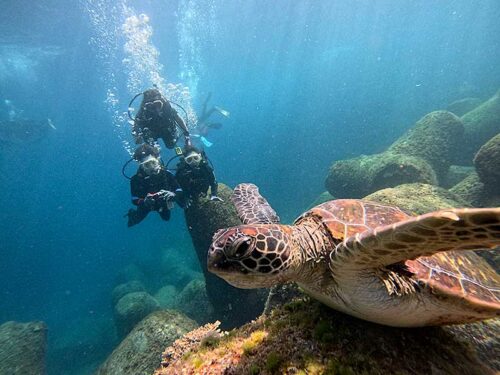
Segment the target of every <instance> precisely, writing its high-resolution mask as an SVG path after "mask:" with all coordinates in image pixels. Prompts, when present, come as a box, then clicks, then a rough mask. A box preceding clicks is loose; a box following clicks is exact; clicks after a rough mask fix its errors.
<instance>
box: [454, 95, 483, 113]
mask: <svg viewBox="0 0 500 375" xmlns="http://www.w3.org/2000/svg"><path fill="white" fill-rule="evenodd" d="M482 102H483V101H482V100H481V99H479V98H463V99H459V100H455V101H454V102H452V103H450V104H449V105H448V107H446V110H447V111H450V112H451V113H453V114H455V115H457V116H463V115H465V114H466V113H467V112H470V111H472V110H473V109H474V108H476V107H478V106H479V105H480V104H481V103H482Z"/></svg>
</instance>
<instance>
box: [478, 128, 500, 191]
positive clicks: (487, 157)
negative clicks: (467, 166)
mask: <svg viewBox="0 0 500 375" xmlns="http://www.w3.org/2000/svg"><path fill="white" fill-rule="evenodd" d="M474 166H475V167H476V171H477V174H478V176H479V179H480V180H481V182H482V183H483V184H484V187H485V188H486V189H487V190H488V191H490V192H492V193H494V192H497V193H498V192H500V133H498V134H497V135H496V136H494V137H493V138H491V139H490V140H489V141H488V142H486V143H485V144H484V145H483V146H481V148H480V149H479V151H478V152H477V154H476V156H475V157H474Z"/></svg>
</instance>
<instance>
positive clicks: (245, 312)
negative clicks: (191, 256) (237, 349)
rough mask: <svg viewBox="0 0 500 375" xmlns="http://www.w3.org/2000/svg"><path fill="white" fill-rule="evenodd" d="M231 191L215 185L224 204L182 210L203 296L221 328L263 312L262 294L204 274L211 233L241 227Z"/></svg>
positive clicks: (206, 202) (197, 204) (264, 294)
mask: <svg viewBox="0 0 500 375" xmlns="http://www.w3.org/2000/svg"><path fill="white" fill-rule="evenodd" d="M231 194H232V190H231V189H230V188H229V187H227V186H226V185H224V184H219V191H218V195H219V197H220V198H222V199H223V200H224V202H214V201H210V200H209V199H207V198H200V199H199V201H198V202H195V203H193V205H191V207H189V208H188V209H187V210H185V211H184V212H185V215H186V223H187V227H188V229H189V233H190V235H191V239H192V241H193V245H194V248H195V250H196V254H197V256H198V259H199V262H200V266H201V268H202V270H203V274H204V276H205V283H206V290H207V295H208V298H209V300H210V302H211V303H212V306H213V308H214V314H215V318H216V319H218V320H220V321H222V325H223V326H224V327H225V328H228V327H234V326H237V325H241V324H243V323H245V322H248V321H249V320H251V319H254V318H255V317H256V316H258V315H259V314H260V313H261V312H262V309H263V308H264V302H265V299H266V297H267V291H266V290H264V289H263V290H258V289H255V290H244V289H237V288H235V287H232V286H231V285H229V284H228V283H226V282H225V281H224V280H222V279H221V278H219V277H217V276H215V275H214V274H212V273H209V272H208V270H207V251H208V248H209V247H210V244H211V243H212V237H213V235H214V233H215V232H216V231H217V230H219V229H222V228H227V227H231V226H236V225H241V221H240V219H239V217H238V215H237V213H236V209H235V208H234V205H233V204H232V203H231V199H230V197H231Z"/></svg>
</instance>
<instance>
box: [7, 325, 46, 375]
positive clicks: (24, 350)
mask: <svg viewBox="0 0 500 375" xmlns="http://www.w3.org/2000/svg"><path fill="white" fill-rule="evenodd" d="M46 351H47V326H46V325H45V323H43V322H30V323H17V322H6V323H4V324H2V325H0V374H5V375H26V374H30V375H44V374H45V373H46V364H45V353H46Z"/></svg>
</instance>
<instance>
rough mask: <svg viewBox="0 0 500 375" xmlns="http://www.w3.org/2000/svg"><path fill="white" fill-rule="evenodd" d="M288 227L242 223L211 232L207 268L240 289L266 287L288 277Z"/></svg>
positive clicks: (289, 262)
mask: <svg viewBox="0 0 500 375" xmlns="http://www.w3.org/2000/svg"><path fill="white" fill-rule="evenodd" d="M291 233H292V230H291V228H290V227H289V226H286V225H277V224H263V225H242V226H238V227H232V228H229V229H222V230H219V231H218V232H216V233H215V235H214V237H213V242H212V245H211V246H210V249H209V251H208V270H209V271H210V272H212V273H215V274H216V275H217V276H219V277H221V278H223V279H224V280H226V281H227V282H228V283H229V284H231V285H233V286H235V287H237V288H244V289H252V288H268V287H271V286H273V285H275V284H280V283H284V282H287V281H289V280H288V277H287V275H288V272H287V271H288V270H289V268H290V264H291V263H292V257H291V255H292V254H293V252H292V235H291Z"/></svg>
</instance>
